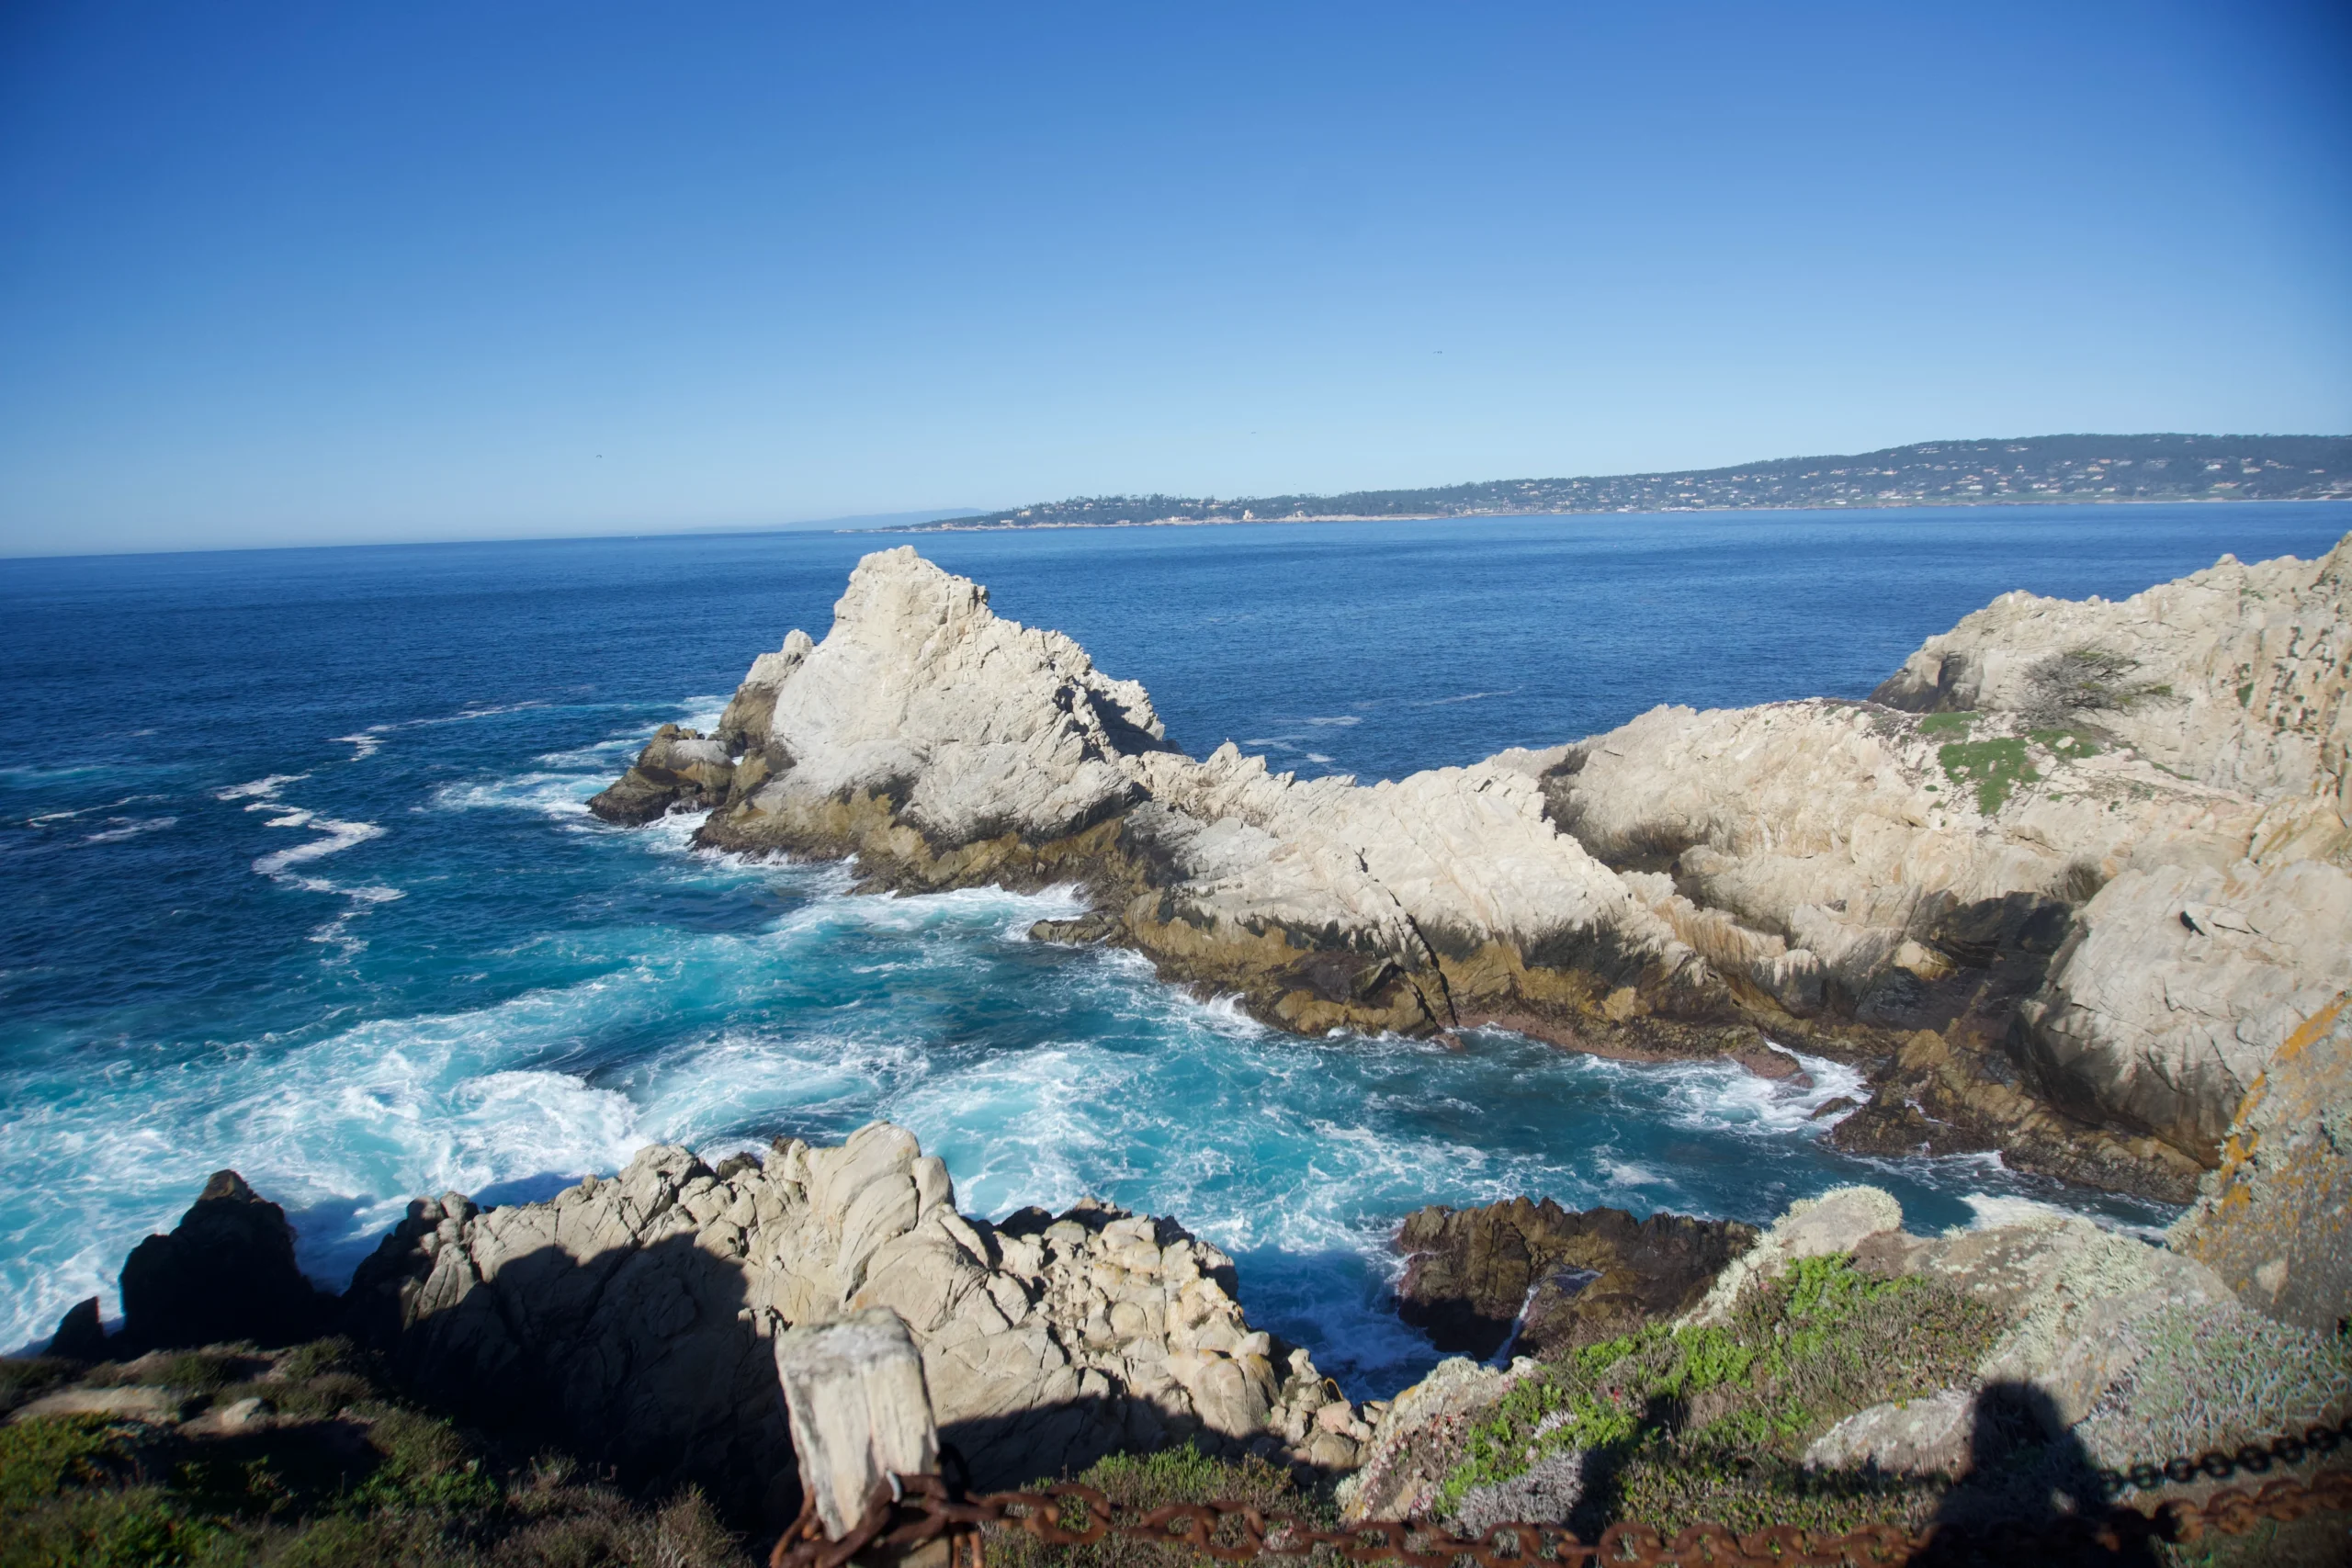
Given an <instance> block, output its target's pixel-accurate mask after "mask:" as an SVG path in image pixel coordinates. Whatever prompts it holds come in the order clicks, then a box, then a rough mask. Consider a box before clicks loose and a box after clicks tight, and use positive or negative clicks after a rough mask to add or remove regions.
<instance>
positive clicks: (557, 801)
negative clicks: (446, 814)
mask: <svg viewBox="0 0 2352 1568" xmlns="http://www.w3.org/2000/svg"><path fill="white" fill-rule="evenodd" d="M611 782H612V781H611V780H610V779H602V780H600V779H598V778H596V777H594V776H592V775H590V774H586V773H518V774H515V775H514V776H513V777H511V778H503V779H488V780H476V781H474V782H472V783H469V784H444V785H442V786H441V787H440V788H439V789H436V790H435V791H434V792H433V797H432V804H433V807H434V809H435V810H439V811H481V810H492V811H517V810H519V811H537V812H540V813H542V814H544V815H546V816H548V817H554V818H580V817H585V816H587V815H588V797H589V796H590V795H594V794H595V793H596V792H597V791H598V790H600V789H602V788H604V787H605V784H609V783H611Z"/></svg>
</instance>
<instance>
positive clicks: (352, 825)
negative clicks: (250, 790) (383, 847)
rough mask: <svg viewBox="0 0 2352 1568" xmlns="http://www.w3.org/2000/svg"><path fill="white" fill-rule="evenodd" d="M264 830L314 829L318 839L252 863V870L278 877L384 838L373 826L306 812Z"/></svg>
mask: <svg viewBox="0 0 2352 1568" xmlns="http://www.w3.org/2000/svg"><path fill="white" fill-rule="evenodd" d="M267 826H269V827H272V828H308V829H315V830H317V832H318V833H319V834H320V837H318V838H315V839H312V840H311V841H310V842H309V843H307V844H296V845H295V846H294V847H293V848H292V849H287V850H278V851H276V852H273V853H270V854H266V855H263V856H262V857H261V858H260V859H258V860H256V861H254V870H255V871H256V872H258V873H260V874H262V875H264V876H277V875H278V874H281V873H283V872H285V871H286V870H288V868H290V867H293V866H298V865H307V864H309V863H311V862H312V861H314V860H324V859H325V858H326V857H327V856H329V855H334V854H341V853H342V852H344V851H345V850H347V849H350V848H352V847H353V846H354V845H357V844H364V843H366V842H367V841H368V840H370V839H380V838H382V837H383V836H384V829H381V828H379V827H378V826H377V825H376V824H375V823H373V822H343V821H338V820H336V819H335V818H332V817H320V816H317V815H315V814H314V813H311V812H308V811H296V812H292V813H289V814H288V815H287V816H284V817H280V818H276V819H274V820H272V821H271V822H269V823H268V824H267ZM338 891H340V890H339V889H338Z"/></svg>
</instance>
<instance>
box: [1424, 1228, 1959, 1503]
mask: <svg viewBox="0 0 2352 1568" xmlns="http://www.w3.org/2000/svg"><path fill="white" fill-rule="evenodd" d="M2000 1328H2001V1320H2000V1318H1999V1316H1998V1314H1996V1313H1994V1312H1993V1311H1992V1310H1991V1309H1989V1308H1987V1307H1985V1306H1982V1305H1980V1304H1977V1303H1973V1302H1971V1301H1969V1300H1968V1299H1967V1298H1966V1297H1964V1296H1963V1295H1962V1294H1961V1292H1959V1291H1958V1290H1956V1289H1954V1288H1953V1287H1951V1286H1950V1285H1948V1284H1945V1283H1942V1282H1940V1281H1937V1280H1926V1279H1922V1278H1919V1277H1917V1276H1905V1277H1902V1278H1898V1279H1893V1280H1878V1279H1872V1278H1871V1277H1869V1276H1866V1275H1864V1274H1862V1273H1861V1272H1860V1271H1859V1270H1857V1269H1855V1268H1854V1267H1853V1263H1852V1259H1850V1258H1846V1257H1835V1258H1806V1259H1804V1260H1801V1261H1799V1262H1797V1263H1795V1264H1794V1265H1792V1267H1791V1269H1789V1271H1788V1272H1787V1273H1786V1274H1784V1275H1782V1276H1781V1278H1779V1279H1777V1280H1773V1281H1772V1282H1770V1284H1768V1285H1765V1286H1763V1287H1761V1288H1759V1289H1757V1290H1754V1291H1751V1292H1749V1293H1748V1294H1747V1296H1745V1297H1744V1298H1742V1300H1741V1302H1740V1303H1739V1306H1738V1308H1737V1309H1736V1312H1735V1313H1734V1314H1733V1317H1732V1320H1731V1322H1730V1323H1729V1324H1728V1325H1725V1326H1724V1327H1720V1328H1716V1327H1707V1328H1647V1329H1644V1330H1642V1331H1641V1332H1640V1333H1638V1334H1633V1335H1628V1336H1626V1337H1622V1338H1618V1339H1611V1340H1609V1341H1607V1342H1605V1343H1602V1344H1598V1345H1591V1346H1587V1347H1585V1348H1582V1349H1578V1350H1576V1351H1573V1352H1571V1353H1570V1354H1568V1355H1566V1356H1565V1357H1563V1358H1561V1359H1558V1360H1556V1361H1553V1362H1550V1363H1548V1364H1546V1365H1545V1366H1544V1368H1543V1369H1542V1371H1539V1372H1537V1373H1536V1374H1534V1375H1532V1376H1531V1377H1529V1378H1526V1379H1524V1380H1522V1381H1521V1382H1519V1383H1518V1384H1516V1385H1515V1386H1514V1387H1513V1388H1512V1389H1511V1390H1510V1393H1507V1394H1506V1395H1505V1396H1504V1397H1503V1399H1502V1401H1501V1403H1500V1404H1498V1405H1497V1406H1496V1407H1495V1408H1494V1409H1493V1410H1492V1411H1491V1412H1489V1413H1488V1414H1487V1416H1486V1417H1485V1418H1484V1419H1482V1420H1481V1421H1479V1422H1478V1423H1477V1424H1476V1426H1475V1427H1473V1428H1472V1429H1471V1431H1470V1433H1469V1436H1468V1440H1467V1442H1466V1444H1465V1446H1464V1454H1463V1458H1462V1459H1461V1461H1459V1462H1458V1463H1457V1464H1456V1465H1455V1466H1454V1468H1453V1471H1452V1472H1451V1473H1449V1474H1448V1475H1447V1476H1446V1478H1445V1481H1444V1482H1443V1483H1442V1485H1441V1487H1440V1488H1439V1493H1438V1497H1437V1500H1436V1504H1435V1507H1434V1511H1435V1512H1436V1513H1437V1514H1439V1515H1440V1516H1441V1517H1454V1516H1455V1515H1457V1514H1458V1513H1459V1512H1460V1511H1461V1510H1462V1509H1463V1506H1464V1501H1465V1499H1470V1498H1472V1497H1473V1496H1474V1495H1476V1494H1478V1493H1481V1492H1482V1491H1485V1490H1486V1489H1489V1488H1495V1487H1498V1486H1502V1485H1504V1484H1506V1483H1510V1482H1511V1481H1512V1480H1514V1479H1515V1478H1517V1477H1520V1476H1521V1475H1524V1474H1525V1473H1527V1472H1529V1471H1530V1470H1531V1469H1532V1468H1533V1467H1535V1466H1537V1465H1540V1464H1544V1463H1546V1462H1551V1461H1556V1460H1557V1457H1558V1456H1561V1455H1565V1454H1568V1453H1571V1452H1575V1453H1581V1454H1582V1456H1583V1483H1582V1486H1581V1488H1580V1494H1579V1498H1578V1501H1577V1506H1576V1508H1575V1511H1574V1512H1573V1513H1572V1514H1571V1515H1570V1517H1569V1520H1568V1522H1569V1523H1570V1524H1571V1525H1573V1526H1574V1527H1575V1528H1576V1529H1577V1530H1578V1531H1579V1532H1580V1533H1582V1534H1584V1535H1586V1536H1587V1538H1588V1539H1590V1538H1591V1537H1593V1536H1596V1535H1598V1533H1599V1532H1600V1530H1601V1529H1605V1528H1606V1527H1607V1526H1608V1525H1609V1524H1610V1523H1611V1522H1612V1521H1614V1520H1617V1519H1632V1520H1637V1521H1639V1522H1641V1523H1643V1524H1645V1525H1651V1526H1655V1527H1656V1528H1657V1529H1662V1530H1665V1531H1667V1532H1668V1533H1669V1534H1670V1533H1672V1532H1673V1531H1675V1530H1677V1529H1682V1528H1683V1527H1685V1526H1687V1525H1691V1524H1697V1523H1702V1522H1705V1521H1710V1520H1718V1521H1721V1522H1723V1523H1725V1524H1729V1525H1732V1526H1734V1527H1735V1528H1737V1529H1757V1528H1760V1527H1762V1526H1764V1525H1767V1524H1797V1525H1803V1526H1805V1527H1806V1528H1808V1529H1824V1530H1846V1529H1857V1528H1859V1527H1860V1526H1862V1525H1865V1524H1870V1523H1874V1522H1879V1521H1882V1520H1883V1521H1888V1522H1896V1523H1905V1524H1917V1523H1918V1522H1920V1521H1921V1520H1923V1519H1924V1518H1925V1517H1927V1516H1928V1514H1929V1513H1931V1512H1932V1511H1933V1507H1934V1505H1935V1502H1936V1500H1937V1498H1938V1497H1939V1495H1940V1494H1941V1490H1942V1488H1941V1487H1940V1485H1939V1484H1938V1483H1932V1482H1927V1481H1919V1480H1912V1479H1891V1478H1877V1477H1861V1476H1852V1475H1846V1476H1819V1475H1815V1474H1813V1473H1810V1472H1807V1471H1806V1470H1805V1469H1804V1465H1803V1463H1802V1458H1803V1455H1804V1448H1805V1445H1806V1444H1807V1443H1808V1442H1809V1441H1811V1440H1812V1439H1813V1438H1815V1437H1818V1436H1819V1435H1820V1434H1821V1433H1822V1432H1824V1431H1826V1429H1827V1428H1828V1427H1830V1426H1831V1425H1832V1424H1834V1423H1835V1422H1836V1421H1838V1419H1839V1418H1840V1417H1842V1416H1848V1415H1851V1414H1852V1413H1853V1412H1855V1411H1857V1410H1860V1409H1863V1408H1865V1407H1867V1406H1869V1405H1872V1404H1879V1403H1881V1402H1883V1401H1885V1400H1891V1399H1905V1398H1914V1397H1918V1396H1922V1395H1926V1394H1929V1393H1935V1392H1937V1391H1938V1390H1940V1389H1942V1388H1945V1387H1949V1386H1951V1385H1953V1384H1956V1383H1960V1382H1965V1381H1966V1380H1967V1379H1968V1377H1969V1376H1970V1374H1971V1371H1972V1370H1973V1368H1974V1366H1975V1364H1976V1363H1977V1361H1978V1360H1979V1359H1982V1358H1983V1356H1984V1355H1985V1352H1986V1351H1987V1350H1988V1349H1989V1348H1991V1346H1992V1343H1993V1341H1994V1338H1995V1337H1996V1336H1997V1334H1998V1333H1999V1332H2000Z"/></svg>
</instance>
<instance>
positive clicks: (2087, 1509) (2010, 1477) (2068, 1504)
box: [1913, 1382, 2161, 1568]
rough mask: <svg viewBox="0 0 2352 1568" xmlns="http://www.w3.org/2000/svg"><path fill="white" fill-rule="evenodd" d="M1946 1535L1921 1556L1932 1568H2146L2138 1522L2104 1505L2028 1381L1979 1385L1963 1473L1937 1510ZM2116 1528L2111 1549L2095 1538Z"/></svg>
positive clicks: (2093, 1467) (2151, 1555)
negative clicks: (2098, 1567) (2058, 1566)
mask: <svg viewBox="0 0 2352 1568" xmlns="http://www.w3.org/2000/svg"><path fill="white" fill-rule="evenodd" d="M1936 1523H1937V1524H1938V1525H1939V1526H1941V1527H1946V1528H1945V1529H1943V1530H1941V1531H1940V1532H1939V1540H1937V1541H1936V1543H1935V1545H1934V1546H1933V1547H1932V1548H1931V1549H1930V1550H1929V1551H1928V1552H1927V1553H1926V1554H1924V1555H1922V1556H1920V1557H1917V1558H1915V1559H1913V1561H1914V1562H1917V1563H1919V1564H1922V1565H1923V1568H1925V1565H1932V1568H1959V1565H1961V1564H1995V1565H1998V1568H2014V1565H2015V1564H2017V1563H2019V1562H2035V1563H2042V1562H2051V1563H2060V1562H2097V1563H2105V1564H2115V1565H2120V1568H2139V1565H2145V1568H2155V1564H2156V1563H2157V1562H2159V1561H2161V1560H2160V1559H2159V1558H2158V1556H2157V1554H2156V1550H2155V1544H2154V1540H2152V1539H2151V1536H2150V1533H2149V1524H2148V1519H2147V1516H2145V1515H2143V1514H2141V1513H2140V1512H2138V1511H2137V1510H2135V1509H2131V1508H2116V1507H2113V1506H2110V1505H2109V1503H2108V1501H2107V1495H2106V1492H2105V1490H2104V1488H2103V1487H2102V1485H2101V1483H2100V1476H2099V1468H2098V1465H2097V1464H2096V1463H2095V1462H2093V1461H2092V1459H2091V1456H2090V1453H2089V1451H2088V1450H2086V1449H2085V1448H2084V1447H2083V1445H2082V1441H2081V1439H2079V1438H2076V1437H2075V1435H2074V1433H2073V1432H2072V1431H2071V1430H2069V1429H2068V1427H2067V1425H2066V1422H2065V1419H2064V1416H2062V1415H2061V1413H2060V1412H2059V1409H2058V1406H2057V1404H2056V1403H2055V1402H2054V1401H2052V1399H2051V1397H2050V1395H2049V1394H2047V1393H2044V1392H2043V1391H2042V1390H2041V1389H2040V1388H2037V1387H2035V1386H2034V1385H2033V1384H2031V1383H2027V1382H1999V1383H1992V1384H1988V1385H1987V1386H1986V1387H1985V1389H1984V1390H1983V1391H1982V1392H1981V1393H1979V1394H1978V1395H1977V1397H1976V1402H1975V1413H1974V1417H1973V1428H1972V1430H1971V1432H1970V1434H1969V1465H1968V1470H1967V1472H1965V1473H1964V1474H1963V1475H1962V1479H1961V1481H1960V1483H1959V1484H1957V1485H1956V1486H1954V1487H1953V1488H1952V1490H1951V1493H1950V1494H1949V1495H1947V1496H1946V1497H1945V1499H1944V1502H1943V1505H1942V1506H1941V1507H1940V1508H1939V1509H1938V1510H1937V1513H1936ZM2108 1525H2114V1526H2117V1527H2120V1528H2119V1529H2118V1532H2117V1533H2118V1539H2117V1540H2116V1541H2115V1543H2114V1544H2113V1545H2111V1546H2110V1545H2106V1544H2101V1543H2100V1542H2099V1541H2098V1540H2097V1539H2096V1537H2097V1535H2098V1531H2099V1530H2100V1529H2101V1528H2102V1527H2104V1526H2108Z"/></svg>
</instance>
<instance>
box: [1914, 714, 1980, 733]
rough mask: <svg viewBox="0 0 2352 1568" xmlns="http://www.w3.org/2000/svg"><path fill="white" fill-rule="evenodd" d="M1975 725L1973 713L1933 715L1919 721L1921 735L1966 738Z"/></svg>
mask: <svg viewBox="0 0 2352 1568" xmlns="http://www.w3.org/2000/svg"><path fill="white" fill-rule="evenodd" d="M1975 723H1976V716H1975V715H1974V714H1973V713H1931V714H1929V715H1928V716H1927V717H1925V718H1923V719H1921V720H1920V721H1919V733H1920V734H1922V735H1954V736H1960V737H1962V738H1965V737H1966V736H1967V734H1968V731H1969V729H1970V728H1971V727H1972V726H1973V725H1974V724H1975Z"/></svg>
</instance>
